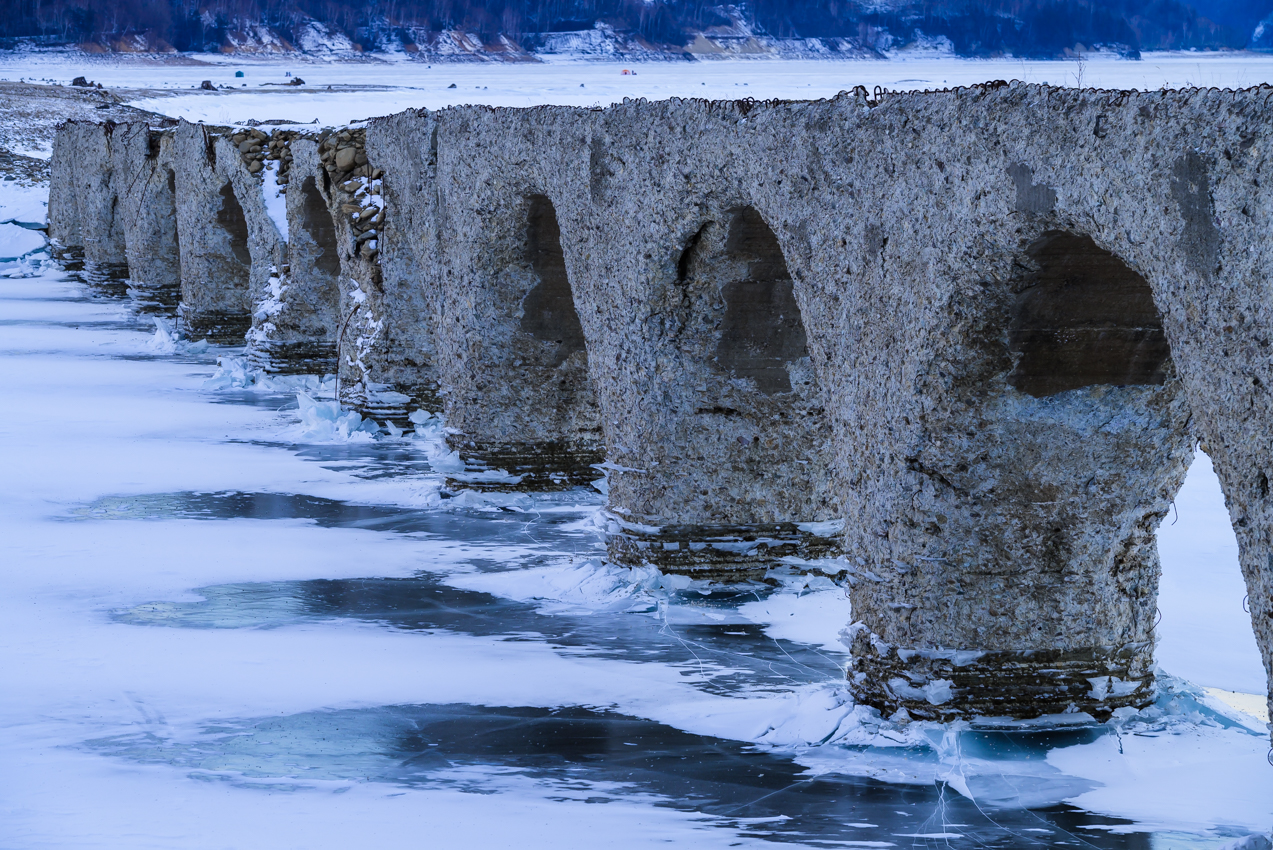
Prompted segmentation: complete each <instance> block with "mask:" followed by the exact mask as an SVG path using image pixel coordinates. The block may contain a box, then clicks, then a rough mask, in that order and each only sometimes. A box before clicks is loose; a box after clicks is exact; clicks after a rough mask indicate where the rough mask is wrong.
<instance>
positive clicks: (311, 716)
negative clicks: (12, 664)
mask: <svg viewBox="0 0 1273 850" xmlns="http://www.w3.org/2000/svg"><path fill="white" fill-rule="evenodd" d="M1065 734H1067V735H1069V736H1070V737H1073V736H1074V735H1075V734H1080V735H1083V734H1093V733H1091V732H1085V733H1065ZM1026 737H1028V736H1026ZM1048 743H1058V741H1055V740H1054V741H1050V742H1048ZM86 746H88V747H89V748H91V749H93V750H96V751H98V752H101V753H103V754H109V755H113V756H116V757H121V758H126V759H129V760H132V761H139V762H143V763H153V764H170V765H176V766H179V767H181V768H182V769H184V770H187V771H190V772H191V773H192V774H194V775H198V776H202V777H205V778H208V779H220V780H224V781H230V782H235V783H241V784H247V785H253V784H259V785H262V786H266V787H269V788H271V789H277V788H278V787H279V780H287V782H285V783H284V787H286V785H287V784H289V783H290V784H294V785H296V786H301V787H304V786H312V785H315V784H318V783H323V782H367V781H370V782H386V783H394V784H399V785H404V786H436V787H455V788H459V789H462V790H466V791H470V792H472V793H485V794H497V793H501V792H504V791H508V790H510V782H509V779H510V775H517V776H520V777H524V778H527V779H530V780H532V781H533V783H534V784H535V786H536V787H537V788H538V790H539V793H543V794H546V795H551V796H553V797H560V798H562V799H579V800H585V801H587V802H590V803H595V804H598V805H604V804H606V803H608V802H612V801H614V800H616V799H620V798H624V797H632V796H638V797H642V798H646V799H648V800H649V801H650V802H652V803H654V804H656V805H661V806H671V807H674V808H679V809H683V810H688V811H694V812H700V813H703V814H705V815H710V816H713V817H714V818H719V819H720V820H719V821H717V822H716V823H717V825H719V826H722V827H729V828H734V829H741V830H742V831H743V834H746V835H751V836H754V837H758V838H766V839H769V840H772V841H774V842H779V843H790V842H801V843H807V844H810V845H812V846H823V847H844V846H858V847H889V846H903V847H912V846H913V847H930V846H943V847H944V846H949V847H1002V848H1019V847H1060V846H1074V847H1099V848H1128V850H1132V848H1148V847H1150V846H1152V845H1151V844H1150V840H1149V837H1148V836H1146V835H1143V834H1134V833H1133V834H1117V833H1116V832H1111V831H1108V829H1100V827H1113V828H1117V827H1118V826H1120V825H1123V826H1125V822H1122V821H1118V820H1116V819H1111V818H1100V817H1093V816H1092V815H1090V814H1086V813H1083V812H1080V811H1078V810H1075V809H1073V808H1072V807H1069V806H1064V805H1060V806H1048V807H1044V808H1039V809H1034V810H1023V809H1016V810H989V811H987V810H984V809H983V808H982V807H979V806H978V805H977V804H975V803H973V802H971V801H970V800H968V799H966V798H965V797H961V796H959V795H958V794H956V793H954V792H953V791H952V790H950V789H949V788H945V787H941V786H936V785H932V784H929V785H892V784H885V783H882V782H876V781H873V780H870V779H862V778H857V777H850V776H843V775H835V774H823V775H810V774H809V773H808V772H807V771H806V770H805V768H804V767H803V766H802V765H800V764H799V763H798V762H796V761H795V760H793V759H792V758H790V757H787V756H784V755H782V754H780V753H775V752H764V751H759V750H756V749H754V748H750V747H747V746H745V745H743V744H740V743H737V742H732V741H724V740H720V739H716V738H710V737H705V736H701V735H692V734H689V733H686V732H681V731H679V730H676V729H673V728H670V727H667V726H664V725H661V724H658V723H654V722H651V721H647V720H641V719H638V718H633V717H627V716H624V715H621V714H616V713H613V712H608V711H601V710H592V709H587V708H577V707H576V708H560V709H545V708H517V707H514V708H499V707H484V706H473V705H412V706H385V707H380V708H372V709H355V710H347V711H320V712H307V713H303V714H296V715H292V716H288V717H281V718H268V719H252V720H244V721H241V722H239V723H234V724H223V725H218V726H211V727H208V728H206V729H205V730H203V732H202V734H200V735H199V736H198V737H197V738H196V739H195V740H186V741H177V740H170V739H165V738H162V737H159V736H156V735H155V734H154V733H150V732H145V733H139V734H132V735H119V736H114V737H110V738H103V739H98V740H94V741H90V742H88V743H87V745H86ZM1014 746H1015V748H1016V749H1021V748H1023V747H1031V746H1034V747H1035V748H1036V749H1037V748H1038V742H1034V743H1031V742H1028V741H1025V740H1023V741H1022V742H1020V743H1018V744H1016V745H1014ZM1092 827H1096V828H1095V829H1093V828H1092Z"/></svg>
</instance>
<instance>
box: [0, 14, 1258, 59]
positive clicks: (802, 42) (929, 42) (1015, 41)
mask: <svg viewBox="0 0 1273 850" xmlns="http://www.w3.org/2000/svg"><path fill="white" fill-rule="evenodd" d="M7 5H8V6H9V8H10V11H9V13H8V14H7V15H5V16H3V17H2V18H0V46H3V47H15V46H18V45H21V44H30V45H37V46H56V45H79V46H80V47H81V48H82V49H85V50H89V51H95V52H105V51H116V52H172V51H183V52H185V51H188V52H225V53H236V52H241V53H261V52H267V53H268V52H279V53H293V52H296V53H309V54H317V55H328V56H341V55H344V56H350V57H353V56H356V55H357V54H360V53H363V54H366V53H372V54H376V53H398V54H407V55H411V56H416V57H419V58H421V59H427V60H429V61H445V60H448V59H452V60H469V61H473V60H478V61H482V60H505V61H519V60H520V61H526V60H533V59H534V58H536V57H537V56H543V55H560V54H569V55H579V56H597V57H604V56H613V57H616V58H617V57H631V58H651V59H653V58H710V57H714V56H764V55H773V56H825V57H837V56H840V57H857V56H870V55H881V54H883V53H886V52H889V51H894V50H899V49H908V48H909V49H924V50H941V51H947V52H953V53H955V54H958V55H961V56H1004V55H1011V56H1018V57H1029V58H1054V57H1063V56H1070V55H1073V54H1074V53H1075V52H1086V51H1090V50H1094V49H1105V50H1112V51H1117V52H1118V53H1121V54H1123V55H1126V56H1133V57H1134V56H1138V55H1139V53H1140V51H1142V50H1164V49H1171V50H1181V49H1190V48H1196V49H1201V50H1214V49H1224V48H1231V49H1238V48H1253V49H1261V48H1266V47H1268V48H1273V17H1270V13H1273V0H1197V2H1196V3H1195V4H1194V5H1188V4H1186V3H1184V2H1181V0H1104V2H1097V0H876V2H865V1H864V2H852V1H851V0H848V1H847V2H846V0H807V2H798V0H797V2H791V1H790V0H748V2H745V3H739V4H737V5H707V4H705V3H703V2H701V0H384V2H381V1H380V0H9V3H8V4H7Z"/></svg>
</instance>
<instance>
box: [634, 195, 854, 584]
mask: <svg viewBox="0 0 1273 850" xmlns="http://www.w3.org/2000/svg"><path fill="white" fill-rule="evenodd" d="M666 268H667V270H668V272H669V278H670V279H668V280H666V281H665V283H664V290H665V291H664V293H662V294H661V295H660V296H659V300H660V301H661V302H662V303H663V304H664V305H665V308H664V309H665V314H664V315H663V317H662V318H661V319H660V321H661V327H662V328H664V331H663V333H662V336H661V338H659V339H655V340H652V343H653V344H654V345H656V346H657V347H658V348H659V349H660V355H659V359H660V360H664V361H666V362H667V363H668V366H667V368H666V369H665V370H664V371H662V373H661V374H660V376H659V377H658V380H659V381H660V382H662V383H663V385H664V386H663V387H662V388H658V387H656V388H655V389H654V392H655V394H656V395H657V396H658V397H660V398H678V397H679V399H678V402H677V403H676V404H675V412H674V413H673V412H671V411H668V413H669V414H670V415H665V416H662V417H660V420H661V421H659V422H658V423H657V424H656V425H655V427H654V428H653V429H651V431H650V433H649V434H648V436H647V437H645V438H644V439H648V440H649V441H650V443H651V445H648V446H646V447H644V448H646V449H647V450H649V452H650V456H651V458H652V459H653V458H657V466H656V467H655V469H651V470H649V471H648V472H646V473H645V474H643V475H641V476H640V478H639V480H638V478H637V477H636V476H624V485H623V486H624V497H623V498H624V504H625V505H626V506H628V507H629V508H630V509H631V508H633V507H635V508H637V509H638V510H639V511H640V514H639V516H640V517H641V518H640V520H639V523H640V525H641V526H644V527H645V528H647V529H648V528H650V527H654V528H657V529H658V531H657V532H649V531H647V530H642V528H641V527H639V526H638V525H637V524H636V523H627V524H625V525H623V526H622V527H621V530H620V531H618V532H617V533H612V534H611V537H610V541H609V549H610V553H611V556H612V557H613V558H616V559H618V560H620V561H622V562H625V563H654V564H656V565H658V566H659V567H660V568H662V569H665V570H673V571H682V572H688V573H691V574H695V575H719V576H722V577H735V578H737V577H745V576H747V575H749V574H753V573H763V572H764V571H765V570H766V569H767V568H768V567H769V566H770V565H772V564H773V563H774V562H776V561H777V559H779V558H781V557H783V556H786V555H797V554H798V555H802V556H809V557H818V556H821V555H823V554H826V553H827V552H829V551H831V550H832V549H833V548H835V547H834V545H833V537H831V536H827V537H819V536H817V535H814V534H810V533H808V532H807V530H806V528H807V526H808V524H810V523H819V522H824V523H825V522H833V521H834V520H836V519H837V518H838V516H839V514H838V511H837V509H836V505H837V504H838V500H837V499H836V498H835V496H834V494H833V493H832V492H831V483H830V480H829V476H828V475H827V464H828V457H827V452H826V449H825V446H826V442H827V441H826V435H825V405H824V402H823V398H822V392H821V388H820V386H819V384H818V381H817V378H816V376H815V375H814V371H813V367H812V363H811V360H810V358H809V353H808V348H807V344H806V337H805V327H804V320H803V317H802V315H801V312H800V308H799V305H798V303H797V301H796V298H795V292H794V284H793V280H792V275H791V272H790V270H789V268H788V265H787V260H786V256H785V254H784V252H783V250H782V246H781V244H780V242H779V240H778V237H777V235H776V234H775V233H774V231H773V229H772V228H771V227H770V226H769V224H768V223H767V222H766V221H765V219H764V217H763V216H762V215H761V213H760V212H759V210H758V209H757V208H756V207H754V206H752V205H750V204H745V203H744V204H738V205H736V206H728V207H725V208H724V209H721V210H719V211H718V212H717V213H715V214H714V215H712V216H711V217H708V218H706V219H705V220H701V223H699V224H698V226H697V227H696V228H695V229H693V230H691V231H690V232H689V233H688V235H686V236H684V237H683V238H682V239H681V240H680V244H679V245H675V246H673V255H672V258H671V261H670V262H669V263H668V264H667V265H666ZM672 273H674V275H675V276H674V277H672ZM686 387H689V388H693V389H692V390H691V391H690V392H688V393H687V392H685V388H686ZM655 441H657V444H655Z"/></svg>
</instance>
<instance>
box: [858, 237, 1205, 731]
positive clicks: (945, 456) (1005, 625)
mask: <svg viewBox="0 0 1273 850" xmlns="http://www.w3.org/2000/svg"><path fill="white" fill-rule="evenodd" d="M1096 236H1099V234H1096ZM1006 265H1007V266H1008V267H1009V268H1010V273H1009V274H1007V275H1005V276H1004V277H1003V278H1002V279H1000V280H998V281H995V280H987V281H985V282H984V284H983V285H982V287H981V288H980V289H979V290H977V291H975V292H974V291H971V290H969V291H967V292H964V293H963V294H957V295H955V296H954V297H953V299H952V301H951V303H950V304H949V305H948V306H947V313H948V314H949V315H950V316H952V317H956V318H954V319H952V320H951V325H950V326H949V327H948V329H947V330H948V335H947V336H946V340H947V346H948V347H947V349H946V350H944V351H943V352H942V359H941V361H940V362H941V363H942V365H941V366H939V367H938V368H937V369H936V370H934V371H936V372H937V374H932V373H930V374H929V375H928V376H926V378H925V382H926V387H927V389H928V398H929V399H930V402H929V405H928V407H929V411H928V412H927V414H926V415H925V419H924V421H923V432H922V436H921V438H920V440H919V445H918V446H917V447H916V449H915V450H914V453H913V456H912V457H911V458H910V459H909V460H908V465H909V476H910V480H911V483H910V484H909V485H908V486H907V489H908V490H910V491H911V494H912V495H911V497H910V500H909V506H903V507H902V508H901V509H900V512H899V513H900V516H899V521H898V522H896V523H895V524H894V526H893V528H892V529H891V530H890V541H889V542H890V547H891V551H892V553H893V555H892V558H893V560H894V562H895V566H896V567H897V570H898V572H897V573H896V575H895V576H894V575H890V577H889V580H888V581H887V582H886V583H884V584H881V585H874V586H862V587H860V588H858V589H856V590H855V594H854V606H855V616H857V617H859V619H860V620H861V622H863V623H864V624H865V625H866V626H867V629H865V630H863V631H862V632H860V633H859V634H858V637H857V638H856V639H855V642H854V647H853V652H854V657H855V669H856V670H857V671H858V672H860V673H865V674H866V675H865V676H864V677H863V678H862V680H861V681H860V682H859V683H858V684H857V685H856V688H857V690H858V692H859V696H860V697H861V698H862V699H863V701H865V702H867V703H868V704H871V705H874V706H876V707H878V708H880V709H881V711H882V712H885V713H887V714H890V715H891V714H892V713H893V712H895V711H897V710H898V709H902V708H904V709H906V711H907V713H908V714H909V715H910V716H911V717H917V718H929V719H949V718H951V717H956V716H967V715H968V714H970V713H971V714H980V715H987V716H1013V717H1031V716H1039V715H1045V714H1060V713H1064V712H1066V711H1085V712H1087V713H1089V714H1092V715H1093V716H1095V717H1098V718H1104V717H1108V716H1109V715H1110V713H1111V712H1112V711H1114V710H1115V709H1117V708H1119V707H1122V706H1127V705H1130V706H1143V705H1146V704H1148V703H1149V702H1150V701H1152V698H1153V694H1154V686H1153V683H1154V679H1153V667H1154V661H1153V647H1154V633H1153V629H1154V620H1155V613H1156V594H1157V582H1158V576H1159V571H1160V570H1159V562H1158V550H1157V545H1156V538H1155V531H1156V529H1157V527H1158V525H1159V523H1160V522H1161V520H1162V518H1163V517H1164V516H1165V515H1166V513H1167V511H1168V508H1169V505H1170V503H1171V500H1172V498H1173V497H1174V496H1175V493H1176V491H1177V490H1178V489H1179V488H1180V486H1181V484H1182V483H1183V481H1184V476H1185V473H1186V472H1187V470H1188V467H1189V463H1190V461H1191V459H1192V453H1193V437H1192V434H1191V431H1190V409H1189V405H1188V402H1187V400H1186V398H1185V393H1184V388H1183V384H1182V381H1181V380H1180V377H1179V375H1178V373H1177V370H1176V368H1175V364H1174V362H1173V359H1172V352H1171V350H1170V347H1169V345H1168V342H1167V337H1166V334H1165V331H1164V328H1163V322H1162V317H1161V314H1160V311H1159V308H1158V305H1157V302H1156V301H1155V297H1154V292H1153V289H1152V287H1151V286H1150V284H1149V282H1148V281H1146V279H1145V278H1144V277H1143V276H1142V275H1141V274H1140V273H1139V272H1137V271H1136V270H1135V269H1134V268H1133V267H1132V266H1131V265H1130V264H1129V262H1127V261H1125V260H1124V259H1123V258H1122V257H1120V256H1118V255H1117V254H1116V253H1115V252H1114V251H1111V250H1109V248H1107V247H1104V246H1103V245H1102V244H1100V242H1098V241H1097V239H1096V238H1094V236H1093V235H1091V234H1088V233H1085V232H1082V231H1081V230H1078V229H1075V228H1060V227H1055V226H1044V225H1041V224H1040V225H1036V226H1034V227H1032V228H1029V229H1026V230H1025V231H1024V232H1023V233H1022V236H1021V238H1020V240H1019V249H1018V250H1017V252H1016V254H1015V256H1013V257H1011V259H1010V262H1009V263H1008V264H1006ZM960 317H975V318H973V319H971V320H965V319H963V318H960ZM943 374H944V376H945V377H941V375H943ZM907 508H909V509H907ZM864 584H866V583H864ZM871 635H874V636H876V638H878V639H880V640H882V641H883V642H886V643H887V644H888V645H889V646H890V647H891V648H890V649H889V650H888V651H886V652H883V653H882V652H880V651H879V649H878V647H877V646H874V645H871V639H870V638H871ZM935 687H936V688H939V689H940V690H941V694H940V697H941V698H940V699H934V691H933V688H935Z"/></svg>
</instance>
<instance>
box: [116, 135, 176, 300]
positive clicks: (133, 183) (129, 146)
mask: <svg viewBox="0 0 1273 850" xmlns="http://www.w3.org/2000/svg"><path fill="white" fill-rule="evenodd" d="M111 166H112V170H113V173H114V181H115V184H116V194H117V197H118V205H117V207H116V212H115V215H116V217H117V218H118V220H119V222H120V224H121V227H122V230H123V235H124V240H123V241H124V254H125V256H126V258H127V261H128V278H129V280H130V281H131V282H132V284H133V286H134V287H135V288H136V289H138V290H140V291H142V292H143V293H144V297H147V298H150V299H153V300H154V301H155V302H157V303H160V304H163V305H165V306H170V307H171V306H176V304H177V302H178V301H179V300H180V298H181V250H180V247H179V246H178V240H177V198H176V185H177V177H176V171H177V168H178V166H177V164H176V162H175V160H174V155H173V137H172V133H171V132H169V131H165V130H160V129H154V128H152V127H151V126H150V124H149V123H148V122H133V123H128V124H117V125H116V126H115V131H114V133H113V134H112V136H111Z"/></svg>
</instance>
